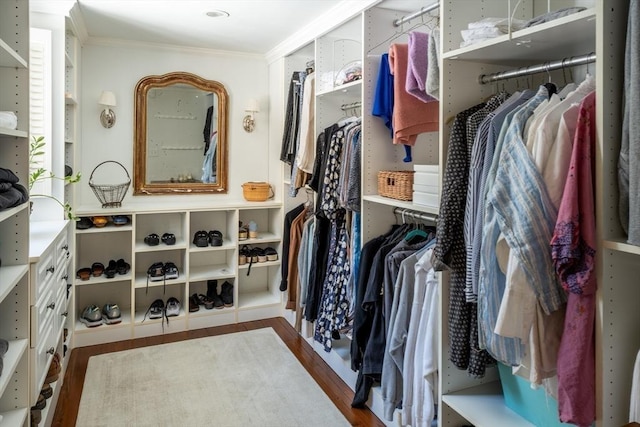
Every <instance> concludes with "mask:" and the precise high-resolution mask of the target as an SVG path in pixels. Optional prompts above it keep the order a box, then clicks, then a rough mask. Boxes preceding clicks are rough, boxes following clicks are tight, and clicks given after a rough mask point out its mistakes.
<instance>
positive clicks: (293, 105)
mask: <svg viewBox="0 0 640 427" xmlns="http://www.w3.org/2000/svg"><path fill="white" fill-rule="evenodd" d="M301 73H302V72H301V71H294V72H293V74H292V75H291V80H290V82H289V92H288V96H287V111H286V113H285V116H284V120H285V122H284V133H283V135H282V147H281V148H280V160H281V161H283V162H285V163H286V164H288V165H291V164H292V163H293V160H294V159H295V157H296V153H295V149H296V141H297V139H298V131H299V129H300V111H299V107H300V93H301V91H302V84H301V81H300V75H301Z"/></svg>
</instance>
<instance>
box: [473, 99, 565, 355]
mask: <svg viewBox="0 0 640 427" xmlns="http://www.w3.org/2000/svg"><path fill="white" fill-rule="evenodd" d="M548 98H549V93H548V91H547V89H546V88H545V87H544V86H540V89H539V90H538V92H537V93H536V95H535V96H534V97H533V98H531V99H530V100H529V101H527V103H525V104H523V105H522V106H521V107H519V108H518V109H516V110H513V111H512V112H511V113H509V114H507V117H506V118H505V122H504V124H503V126H502V129H501V130H500V136H499V137H498V140H497V142H496V147H495V153H494V156H493V161H492V164H491V168H490V170H489V174H488V176H487V181H486V214H485V219H484V226H483V240H482V252H481V257H480V264H481V267H480V275H479V279H480V280H479V283H478V316H479V319H480V320H479V324H478V326H479V328H478V329H479V332H480V334H479V338H480V344H481V346H483V348H486V350H487V351H488V352H489V353H490V354H491V355H492V356H493V357H495V358H496V359H497V360H499V361H501V362H502V363H504V364H506V365H511V366H517V365H519V364H520V362H521V359H522V354H523V345H522V342H521V340H519V339H516V338H508V337H503V336H500V335H498V334H496V333H495V332H494V328H495V325H496V322H497V318H498V312H499V309H500V303H501V301H502V297H503V294H504V291H505V287H506V281H505V274H504V272H503V271H502V269H501V268H500V265H499V260H498V257H497V256H496V255H497V253H496V248H497V242H498V237H499V236H500V233H501V232H505V231H507V232H510V230H507V228H506V225H507V223H506V220H507V219H508V218H509V217H508V215H507V214H506V212H507V211H509V210H510V208H511V206H510V205H509V203H508V202H509V200H508V197H509V194H510V193H509V191H514V189H515V188H516V186H517V187H518V188H519V190H518V191H519V193H518V197H521V196H529V197H531V198H532V199H533V200H535V201H536V202H538V203H541V202H544V201H545V197H547V196H546V194H545V193H543V194H542V195H539V194H538V193H539V186H536V185H535V184H534V183H535V182H536V181H530V182H528V181H527V180H526V179H525V178H530V179H532V180H534V179H535V178H536V174H537V169H535V165H533V164H530V163H531V159H530V158H529V154H528V153H527V152H526V148H525V147H524V145H523V144H522V131H523V128H524V126H525V123H526V121H527V119H528V118H529V117H530V116H531V114H533V111H534V109H535V108H536V107H537V106H538V105H539V104H540V103H541V102H542V101H543V100H544V99H548ZM518 144H520V146H518ZM506 147H509V149H511V147H515V149H514V150H515V151H514V153H513V156H511V155H510V151H509V150H507V149H506ZM518 148H520V149H521V150H518ZM523 150H524V153H523ZM527 162H529V163H527ZM529 166H530V167H529ZM514 168H522V169H514ZM510 173H511V175H513V176H514V177H516V178H522V179H518V180H517V181H514V182H512V183H510V182H509V174H510ZM518 173H520V174H522V177H521V176H520V175H518ZM505 181H506V182H505ZM538 181H539V180H538ZM529 187H531V188H529ZM522 191H532V193H531V194H524V193H520V192H522ZM534 206H539V205H538V204H536V205H531V206H528V209H529V210H531V209H532V208H533V207H534ZM551 208H552V206H551ZM531 213H532V214H537V212H531ZM523 215H524V212H523V213H520V212H516V216H517V217H516V218H514V219H517V220H519V221H520V222H518V223H517V224H515V225H516V226H520V225H524V224H526V221H524V220H526V218H523ZM538 216H539V215H536V217H538ZM518 230H520V229H518ZM532 230H533V231H537V229H536V228H533V229H532ZM543 235H544V234H542V233H539V234H535V235H533V236H531V237H536V238H538V239H537V240H536V241H533V242H530V243H531V245H532V246H526V245H525V246H524V247H522V248H520V249H521V250H522V251H523V253H524V251H525V250H528V249H531V248H532V247H535V244H536V243H540V242H542V241H543V240H542V239H541V237H543ZM510 237H513V238H514V244H515V243H516V242H515V236H513V235H511V236H510ZM525 243H529V242H525ZM540 244H541V243H540ZM543 252H544V251H543ZM546 252H547V254H548V251H546ZM527 253H528V252H527ZM534 255H536V256H538V257H543V255H542V254H534ZM545 261H547V259H546V258H544V257H543V258H542V259H541V260H537V259H536V262H535V263H532V268H534V267H533V266H536V267H537V266H542V267H543V269H542V270H541V271H538V272H534V275H533V276H532V277H535V278H538V277H540V276H539V275H542V276H544V277H551V278H552V280H553V281H555V278H554V277H553V274H552V273H553V271H551V274H550V273H549V271H548V270H549V267H550V259H549V260H548V261H549V262H548V263H546V264H545ZM547 264H549V265H547ZM552 297H555V298H552ZM562 302H564V301H563V299H562V298H561V297H560V295H557V294H549V295H548V298H546V301H545V304H546V307H545V311H548V312H551V311H555V310H556V309H557V308H559V305H560V304H561V303H562ZM556 304H557V306H556ZM543 307H544V305H543Z"/></svg>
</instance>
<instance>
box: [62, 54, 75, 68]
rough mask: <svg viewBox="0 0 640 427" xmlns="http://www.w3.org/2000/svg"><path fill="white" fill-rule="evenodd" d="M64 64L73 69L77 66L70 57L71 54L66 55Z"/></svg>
mask: <svg viewBox="0 0 640 427" xmlns="http://www.w3.org/2000/svg"><path fill="white" fill-rule="evenodd" d="M64 64H65V66H66V67H69V68H73V67H74V66H75V65H74V63H73V59H71V55H69V52H65V53H64Z"/></svg>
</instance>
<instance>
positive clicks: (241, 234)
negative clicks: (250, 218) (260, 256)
mask: <svg viewBox="0 0 640 427" xmlns="http://www.w3.org/2000/svg"><path fill="white" fill-rule="evenodd" d="M248 238H249V229H248V228H247V227H246V226H243V225H242V221H240V225H239V226H238V240H247V239H248Z"/></svg>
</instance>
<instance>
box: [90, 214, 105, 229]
mask: <svg viewBox="0 0 640 427" xmlns="http://www.w3.org/2000/svg"><path fill="white" fill-rule="evenodd" d="M91 222H93V225H94V226H95V227H104V226H105V225H107V223H108V222H109V219H108V218H107V217H106V216H92V217H91Z"/></svg>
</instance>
